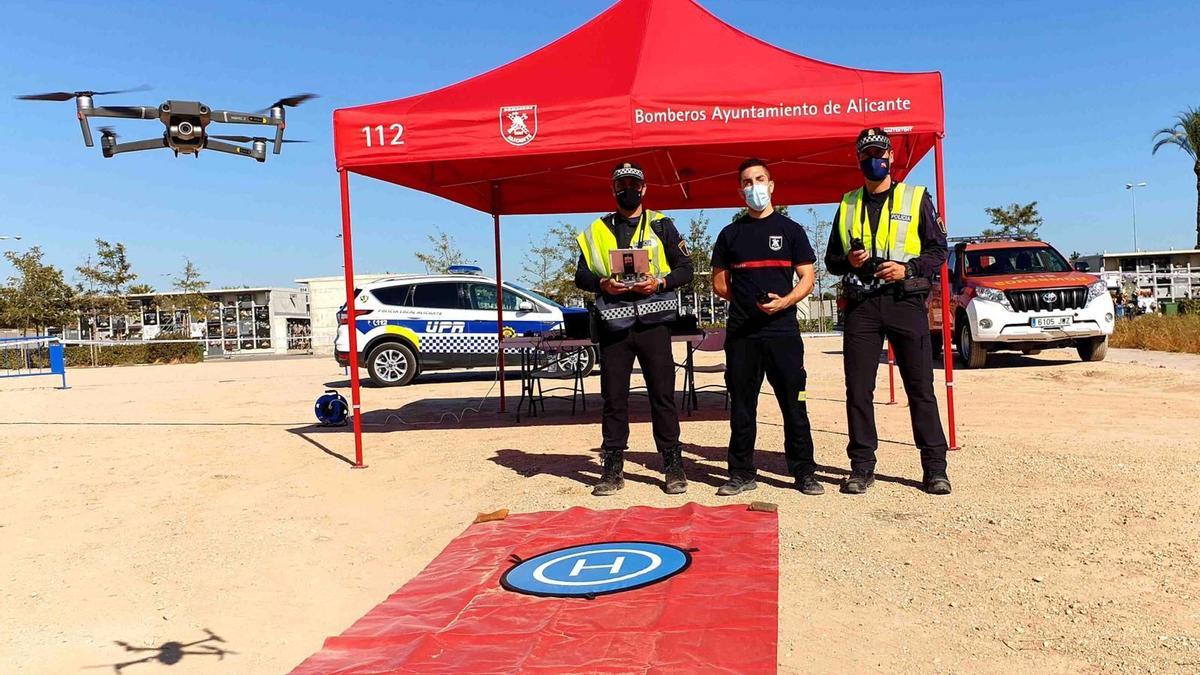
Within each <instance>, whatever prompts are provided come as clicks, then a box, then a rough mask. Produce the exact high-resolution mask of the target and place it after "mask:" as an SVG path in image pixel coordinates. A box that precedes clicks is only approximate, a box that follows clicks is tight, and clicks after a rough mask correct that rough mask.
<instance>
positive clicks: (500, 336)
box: [492, 213, 505, 412]
mask: <svg viewBox="0 0 1200 675" xmlns="http://www.w3.org/2000/svg"><path fill="white" fill-rule="evenodd" d="M492 225H493V226H494V229H495V233H496V337H497V340H496V364H497V367H498V373H497V375H498V377H499V378H500V412H505V403H504V286H503V280H502V278H503V275H502V274H501V272H500V214H498V213H493V214H492Z"/></svg>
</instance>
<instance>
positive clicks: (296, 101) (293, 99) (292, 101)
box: [263, 94, 317, 110]
mask: <svg viewBox="0 0 1200 675" xmlns="http://www.w3.org/2000/svg"><path fill="white" fill-rule="evenodd" d="M314 98H317V95H316V94H296V95H295V96H289V97H287V98H281V99H279V100H278V101H275V102H274V103H272V104H271V105H269V106H267V107H266V108H263V110H270V109H271V108H279V107H281V106H287V107H289V108H295V107H296V106H298V105H300V104H301V103H304V102H305V101H307V100H309V99H314Z"/></svg>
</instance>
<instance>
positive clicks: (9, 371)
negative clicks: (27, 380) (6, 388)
mask: <svg viewBox="0 0 1200 675" xmlns="http://www.w3.org/2000/svg"><path fill="white" fill-rule="evenodd" d="M38 375H58V376H60V377H62V386H61V387H59V389H66V388H67V363H66V359H65V358H64V357H63V345H62V342H60V341H59V339H58V338H52V337H46V336H34V337H18V338H0V379H4V378H9V377H36V376H38Z"/></svg>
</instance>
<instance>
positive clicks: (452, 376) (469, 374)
mask: <svg viewBox="0 0 1200 675" xmlns="http://www.w3.org/2000/svg"><path fill="white" fill-rule="evenodd" d="M592 377H597V378H598V377H599V373H594V374H592V375H589V376H588V378H589V379H590V378H592ZM495 379H497V378H496V371H495V370H489V369H487V368H483V369H473V370H439V371H434V372H431V373H421V374H419V375H417V377H416V378H415V379H414V380H413V381H412V383H411V384H410V385H409V386H412V385H425V384H461V383H464V382H491V381H492V380H495ZM504 379H505V381H506V382H509V383H514V382H518V381H519V380H520V379H521V371H520V370H518V369H515V368H505V369H504ZM359 381H360V382H361V383H362V387H363V388H364V389H390V388H391V387H380V386H377V385H375V384H374V383H373V382H371V378H369V377H367V374H366V373H365V372H363V373H362V376H361V377H360V378H359ZM568 381H569V380H568ZM325 386H326V387H329V388H330V389H349V388H350V378H349V377H343V378H342V379H338V380H330V381H329V382H326V383H325ZM599 386H600V385H599V384H597V385H596V387H597V388H599Z"/></svg>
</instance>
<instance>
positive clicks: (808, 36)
mask: <svg viewBox="0 0 1200 675" xmlns="http://www.w3.org/2000/svg"><path fill="white" fill-rule="evenodd" d="M610 4H611V3H610V0H569V1H568V0H509V1H506V2H467V1H465V0H444V1H442V2H365V3H356V2H339V3H331V2H317V1H313V0H293V1H292V2H287V3H221V2H215V3H204V4H201V5H194V6H188V5H178V4H172V3H162V2H132V1H127V2H121V3H107V4H106V6H101V5H97V4H95V3H83V2H30V3H14V4H12V5H9V6H8V7H7V8H6V10H5V21H4V27H3V28H0V38H2V39H0V63H3V64H5V65H4V68H3V69H0V119H2V120H3V123H2V124H0V204H2V205H3V207H2V208H0V234H21V235H23V236H24V240H23V241H21V242H17V243H15V244H14V242H12V241H0V250H10V249H16V250H23V249H25V248H26V247H27V246H29V245H34V244H36V245H40V246H41V247H42V249H43V250H44V251H45V253H46V257H47V259H48V260H49V261H50V262H52V263H54V264H56V265H59V266H61V267H63V268H64V269H65V270H67V272H68V274H67V276H68V278H72V279H73V278H74V276H75V274H74V267H75V266H76V265H78V264H79V263H80V262H81V261H82V260H83V259H84V258H85V257H86V256H87V254H88V253H89V252H90V251H92V250H94V245H93V243H92V240H93V239H95V238H96V237H100V238H104V239H108V240H110V241H121V242H125V244H126V245H127V246H128V248H129V253H130V257H131V259H132V262H133V264H134V270H135V271H136V272H138V273H139V274H140V275H141V277H142V280H144V281H146V282H148V283H150V284H151V285H153V286H156V287H158V288H164V287H166V286H168V285H169V279H168V278H167V277H166V276H164V275H167V274H174V273H177V272H178V271H179V270H180V269H182V266H183V257H184V255H188V256H190V257H191V258H192V260H193V261H195V262H196V264H197V265H198V266H199V268H200V269H201V271H202V272H203V273H204V276H205V277H206V278H207V279H208V280H209V281H211V282H213V283H214V285H242V284H248V285H255V286H257V285H292V280H293V279H296V278H300V277H306V276H321V275H330V274H340V273H341V250H340V240H338V239H337V238H335V235H336V234H337V232H338V231H339V228H340V213H339V206H338V193H337V180H336V174H335V172H334V168H333V157H332V145H331V140H330V136H331V120H332V111H333V110H334V109H335V108H338V107H344V106H350V105H358V104H363V103H369V102H375V101H383V100H390V99H395V98H401V97H404V96H408V95H411V94H415V93H419V92H422V91H426V90H429V89H434V88H437V87H440V86H444V85H447V84H450V83H453V82H456V81H458V80H461V79H463V78H466V77H469V76H471V75H474V74H476V73H479V72H481V71H484V70H487V69H490V68H493V67H495V66H497V65H501V64H503V63H506V62H508V61H511V60H513V59H515V58H518V57H520V56H521V55H523V54H526V53H528V52H530V51H532V50H534V49H536V48H538V47H540V46H541V45H543V44H545V43H547V42H549V41H551V40H553V39H555V38H557V37H559V36H560V35H563V34H564V33H567V32H569V31H570V30H571V29H573V28H574V27H576V26H578V25H579V24H581V23H583V22H585V21H586V20H588V19H589V18H591V17H592V16H594V15H596V14H598V13H599V12H601V11H603V10H604V9H605V8H606V7H608V6H609V5H610ZM702 4H704V5H705V7H707V8H708V9H709V10H711V11H712V12H714V13H715V14H716V15H717V16H719V17H721V18H722V19H723V20H725V21H727V22H729V23H731V24H733V25H734V26H736V27H738V28H740V29H742V30H744V31H746V32H748V33H751V34H753V35H756V36H758V37H760V38H762V39H764V40H767V41H769V42H772V43H774V44H777V45H779V46H781V47H783V48H786V49H789V50H791V51H795V52H799V53H802V54H805V55H808V56H812V57H814V58H818V59H822V60H825V61H831V62H834V63H840V64H844V65H848V66H854V67H860V68H877V69H888V70H913V71H924V70H940V71H941V72H942V73H943V75H944V78H945V91H946V110H947V130H948V135H947V140H946V160H947V165H946V182H947V198H948V203H947V211H948V214H947V215H948V218H947V220H948V222H949V224H950V228H951V230H952V233H971V232H976V231H978V230H979V229H980V228H981V227H983V226H984V225H985V224H986V222H987V219H986V217H985V216H984V213H983V209H984V207H987V206H994V205H999V204H1007V203H1010V202H1014V201H1021V202H1025V201H1032V200H1037V201H1039V203H1040V206H1041V211H1042V214H1043V216H1044V217H1045V219H1046V225H1045V227H1044V228H1043V230H1042V233H1043V235H1044V237H1045V238H1046V239H1047V240H1049V241H1051V242H1053V243H1054V244H1055V245H1057V246H1058V248H1059V249H1061V250H1062V251H1063V252H1064V253H1070V252H1071V251H1072V250H1078V251H1080V252H1083V253H1092V252H1097V251H1100V250H1109V251H1114V250H1129V249H1130V248H1131V246H1132V227H1131V208H1130V198H1129V193H1128V192H1127V191H1126V190H1124V189H1123V186H1124V184H1125V183H1126V182H1128V181H1131V180H1132V181H1146V182H1147V183H1149V185H1148V187H1146V188H1142V189H1141V190H1139V192H1138V195H1137V199H1138V203H1137V220H1138V244H1139V247H1141V248H1144V249H1145V248H1167V247H1175V248H1187V247H1190V245H1191V244H1192V243H1193V242H1194V237H1195V232H1194V228H1195V224H1194V217H1195V216H1194V214H1195V207H1196V201H1195V200H1196V192H1195V188H1194V185H1195V183H1194V176H1193V174H1192V172H1191V167H1190V165H1189V163H1188V161H1187V160H1186V158H1185V156H1184V155H1183V153H1182V152H1179V151H1178V150H1175V149H1172V148H1167V149H1165V150H1162V151H1160V152H1159V154H1158V155H1156V156H1151V154H1150V147H1151V135H1152V133H1153V131H1154V130H1156V129H1158V128H1160V127H1163V126H1167V125H1169V124H1170V122H1171V120H1172V117H1173V115H1174V114H1175V113H1177V112H1178V111H1180V110H1182V109H1183V108H1185V107H1187V106H1197V107H1200V76H1197V74H1196V66H1197V64H1198V63H1200V43H1198V42H1197V40H1196V34H1195V26H1196V25H1197V23H1200V6H1198V5H1197V4H1196V3H1195V1H1194V0H1179V1H1177V2H1148V3H1140V4H1130V3H1125V2H1107V1H1103V0H1101V1H1097V2H1090V3H1059V2H1028V1H1021V2H1005V3H996V2H937V3H925V4H922V3H917V2H910V3H903V4H902V5H896V6H892V7H888V6H884V5H881V6H879V8H878V11H868V10H866V9H863V10H851V9H849V6H847V5H846V4H845V3H825V4H818V3H798V2H785V1H782V0H777V1H774V2H766V1H751V0H739V1H734V0H705V1H704V2H702ZM514 17H519V21H514ZM892 27H895V28H894V30H893V29H892ZM142 83H148V84H151V85H154V87H155V88H154V90H153V91H151V92H147V93H142V94H133V95H127V96H113V97H109V98H108V99H106V102H107V103H110V104H114V105H120V104H129V103H135V104H141V103H143V102H149V104H151V105H153V104H157V103H158V102H160V101H162V100H165V99H167V98H177V99H198V100H202V101H204V102H206V103H208V104H210V105H213V106H218V107H230V108H251V109H255V108H260V107H262V106H265V105H267V104H269V103H270V102H271V101H273V100H275V99H276V98H279V97H280V96H284V95H289V94H293V93H298V92H304V91H314V92H318V93H320V94H321V96H322V98H320V99H317V100H315V101H310V102H309V103H307V104H305V105H304V106H303V107H301V108H298V109H295V110H293V111H289V112H290V113H291V114H290V115H289V118H288V135H289V136H290V137H293V138H304V139H308V140H310V141H312V143H309V144H307V145H293V146H290V147H288V148H287V150H286V151H285V152H284V154H282V155H280V156H270V157H269V159H268V161H267V163H266V164H258V163H256V162H252V161H246V160H240V159H238V158H235V157H228V156H225V155H217V154H214V153H208V154H205V155H203V156H201V157H200V158H199V159H192V158H180V159H175V158H174V157H172V156H171V155H170V153H167V152H149V153H141V154H134V155H125V156H121V157H117V158H115V159H111V160H105V159H103V158H102V157H101V156H100V153H99V149H98V147H97V148H90V149H89V148H85V147H84V146H83V143H82V140H81V138H80V135H79V130H78V126H77V125H76V123H75V119H74V111H73V110H72V107H73V104H72V103H70V102H66V103H40V102H36V103H35V102H24V101H17V100H14V99H13V98H12V96H13V95H16V94H22V93H35V92H43V91H54V90H59V89H69V90H74V89H117V88H123V87H129V86H134V85H138V84H142ZM139 125H141V126H139ZM96 126H99V125H94V126H93V129H95V127H96ZM152 126H153V125H152V124H151V123H145V122H143V123H135V122H124V123H123V124H121V123H118V127H117V128H118V130H119V131H122V132H123V135H124V136H126V137H127V138H132V137H136V136H135V134H136V133H137V132H139V131H150V132H151V134H153V133H156V132H155V131H154V129H153V128H152ZM228 133H243V131H242V128H240V127H232V128H229V131H228ZM931 164H932V162H930V161H928V160H927V161H926V163H925V165H924V166H923V168H921V169H919V170H918V171H917V172H916V174H915V176H914V178H913V179H912V180H914V181H916V182H924V183H929V184H932V182H933V180H932V175H931V174H932V170H931ZM354 180H355V184H354V195H353V196H354V202H353V209H354V222H355V244H356V246H355V248H356V252H357V256H356V268H357V269H358V271H360V272H383V271H388V272H404V271H418V270H419V266H418V265H417V263H416V261H415V259H414V258H413V257H412V254H411V245H412V242H414V241H418V240H420V239H421V238H422V236H423V235H424V233H426V232H431V231H432V230H433V227H434V226H439V227H441V228H442V229H444V230H445V231H446V232H448V233H450V234H452V235H453V236H454V237H455V239H456V240H457V241H458V243H459V244H460V246H461V247H462V248H463V250H464V251H465V252H466V253H467V254H468V255H469V256H471V257H473V258H476V259H478V260H479V261H480V262H481V264H482V265H483V266H484V267H485V268H487V269H488V270H491V269H492V268H493V264H492V260H493V254H492V238H491V219H490V217H489V216H487V215H484V214H481V213H478V212H475V211H472V210H470V209H467V208H465V207H461V206H458V205H455V204H452V203H450V202H446V201H444V200H441V199H439V198H437V197H432V196H428V195H424V194H421V193H417V192H413V191H410V190H406V189H403V188H398V187H394V186H389V185H385V184H383V183H378V182H375V181H371V180H369V179H363V178H358V177H355V179H354ZM818 208H819V209H820V210H821V212H822V213H823V214H825V215H826V217H828V216H830V215H832V210H833V209H832V208H831V207H818ZM728 213H729V212H727V211H717V212H713V213H712V214H711V216H712V220H713V223H714V225H716V224H720V223H724V222H727V220H728ZM673 215H675V216H676V218H677V220H681V221H686V219H687V217H688V216H689V215H690V214H689V213H687V212H681V213H675V214H673ZM588 218H589V217H585V216H581V215H575V216H563V217H561V218H554V217H514V218H509V219H507V220H506V221H505V222H506V225H505V246H504V264H505V268H506V272H508V274H506V276H512V275H514V274H515V273H517V272H518V271H519V269H520V262H521V257H522V248H523V247H524V246H525V245H526V244H527V242H529V241H530V240H531V238H534V237H539V236H540V233H541V232H543V231H544V229H545V228H546V227H547V226H548V225H550V224H553V223H554V222H556V221H558V220H563V221H565V222H568V223H572V224H578V225H582V224H584V221H585V220H586V219H588ZM8 273H9V269H8V268H7V266H6V265H5V264H4V263H0V276H8Z"/></svg>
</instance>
